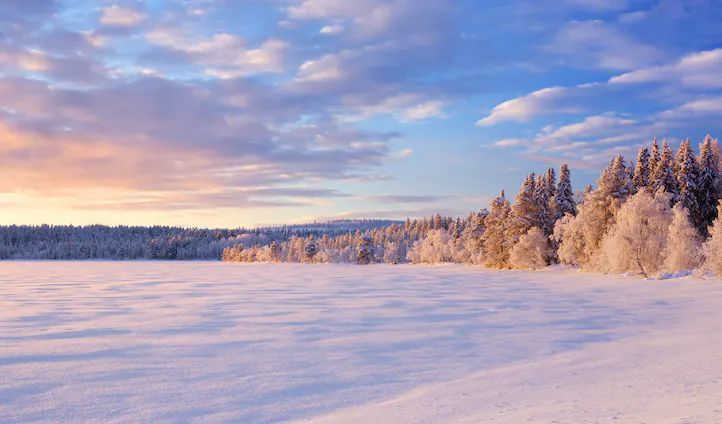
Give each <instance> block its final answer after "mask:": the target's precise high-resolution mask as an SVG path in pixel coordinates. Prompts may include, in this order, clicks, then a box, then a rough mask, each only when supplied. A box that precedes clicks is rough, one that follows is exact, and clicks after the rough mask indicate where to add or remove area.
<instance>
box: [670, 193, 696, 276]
mask: <svg viewBox="0 0 722 424" xmlns="http://www.w3.org/2000/svg"><path fill="white" fill-rule="evenodd" d="M700 247H701V237H700V234H699V231H697V229H696V228H695V227H694V225H692V223H691V222H690V220H689V217H688V214H687V210H686V209H685V208H684V207H683V206H682V205H681V204H679V203H678V204H676V205H674V207H673V208H672V223H671V224H670V225H669V233H668V235H667V242H666V247H665V250H664V254H663V256H664V269H665V270H666V271H669V272H678V271H687V270H691V269H695V268H697V267H698V266H699V264H700V262H701V254H702V252H701V251H700Z"/></svg>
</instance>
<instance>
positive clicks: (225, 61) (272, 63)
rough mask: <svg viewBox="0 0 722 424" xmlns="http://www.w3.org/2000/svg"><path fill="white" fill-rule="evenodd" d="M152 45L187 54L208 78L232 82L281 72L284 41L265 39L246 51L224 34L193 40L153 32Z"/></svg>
mask: <svg viewBox="0 0 722 424" xmlns="http://www.w3.org/2000/svg"><path fill="white" fill-rule="evenodd" d="M146 38H147V39H148V41H150V42H151V43H154V44H157V45H160V46H164V47H168V48H171V49H174V50H178V51H182V52H185V53H187V54H189V55H190V56H191V57H192V58H193V59H194V61H195V63H197V64H198V65H199V66H202V67H203V68H204V71H205V73H206V74H207V75H210V76H214V77H218V78H235V77H239V76H243V75H248V74H254V73H264V72H281V71H283V54H284V52H285V50H286V48H287V47H288V44H287V43H286V42H285V41H282V40H278V39H274V38H271V39H268V40H266V41H264V42H263V43H262V44H261V45H260V46H258V47H256V48H248V47H247V46H246V44H245V40H243V38H241V37H239V36H236V35H233V34H227V33H220V34H216V35H214V36H212V37H209V38H205V39H200V40H192V39H191V38H190V37H186V36H185V35H183V34H180V33H178V32H176V31H174V30H172V29H156V30H155V31H153V32H150V33H148V34H146Z"/></svg>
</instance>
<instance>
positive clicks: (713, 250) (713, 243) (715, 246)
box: [702, 201, 722, 277]
mask: <svg viewBox="0 0 722 424" xmlns="http://www.w3.org/2000/svg"><path fill="white" fill-rule="evenodd" d="M702 253H703V256H704V264H703V268H704V269H705V270H706V271H708V272H711V273H713V274H714V275H716V276H718V277H722V201H721V202H720V203H718V204H717V218H716V219H715V220H714V223H713V224H712V227H710V229H709V238H708V239H707V241H706V242H705V243H704V244H703V245H702Z"/></svg>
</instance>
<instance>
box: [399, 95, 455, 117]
mask: <svg viewBox="0 0 722 424" xmlns="http://www.w3.org/2000/svg"><path fill="white" fill-rule="evenodd" d="M444 105H445V103H444V102H442V101H440V100H429V101H426V102H423V103H419V104H417V105H414V106H411V107H409V108H407V109H406V110H404V111H403V112H402V113H401V118H402V120H405V121H423V120H426V119H430V118H442V117H444Z"/></svg>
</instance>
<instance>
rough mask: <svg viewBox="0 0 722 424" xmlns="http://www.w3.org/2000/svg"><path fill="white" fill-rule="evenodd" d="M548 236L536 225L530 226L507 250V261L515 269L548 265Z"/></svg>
mask: <svg viewBox="0 0 722 424" xmlns="http://www.w3.org/2000/svg"><path fill="white" fill-rule="evenodd" d="M550 258H551V249H550V247H549V238H548V237H547V236H546V235H545V234H544V232H543V231H542V230H541V229H539V228H538V227H532V228H530V229H529V231H527V233H526V234H524V235H522V236H521V237H519V241H518V242H517V243H516V244H515V245H514V246H513V247H512V248H511V250H510V252H509V263H510V265H511V266H512V267H513V268H516V269H539V268H544V267H545V266H547V265H549V259H550Z"/></svg>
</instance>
